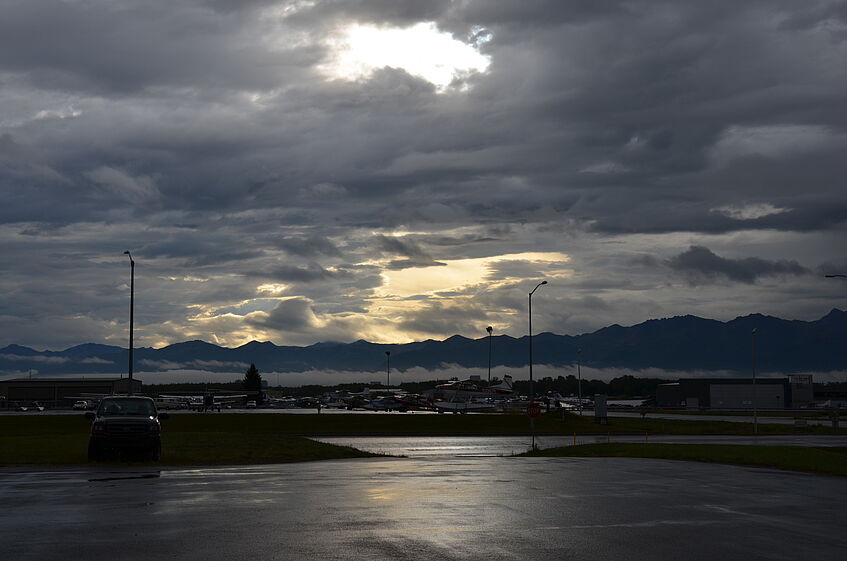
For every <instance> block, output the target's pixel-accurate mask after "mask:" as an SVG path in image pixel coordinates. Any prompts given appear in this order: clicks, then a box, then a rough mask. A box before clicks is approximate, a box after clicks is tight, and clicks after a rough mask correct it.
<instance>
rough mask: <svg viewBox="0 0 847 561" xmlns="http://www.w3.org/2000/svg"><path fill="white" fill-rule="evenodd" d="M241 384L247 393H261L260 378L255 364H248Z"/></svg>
mask: <svg viewBox="0 0 847 561" xmlns="http://www.w3.org/2000/svg"><path fill="white" fill-rule="evenodd" d="M242 384H243V385H244V389H245V390H246V391H248V392H260V391H262V377H261V376H260V375H259V370H258V369H257V368H256V365H255V364H250V368H248V369H247V372H245V373H244V380H243V382H242Z"/></svg>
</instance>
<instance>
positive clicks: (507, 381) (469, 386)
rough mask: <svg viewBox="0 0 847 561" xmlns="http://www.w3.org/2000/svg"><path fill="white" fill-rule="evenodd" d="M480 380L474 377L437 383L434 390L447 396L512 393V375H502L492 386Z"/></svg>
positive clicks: (485, 395)
mask: <svg viewBox="0 0 847 561" xmlns="http://www.w3.org/2000/svg"><path fill="white" fill-rule="evenodd" d="M481 382H482V381H481V380H478V379H475V378H471V379H469V380H457V381H453V382H448V383H446V384H439V385H437V386H435V391H436V393H439V394H441V395H443V396H444V397H447V398H453V397H457V398H463V397H467V398H470V397H494V396H507V395H511V394H513V393H514V390H512V377H511V376H509V375H508V374H507V375H506V376H503V381H502V382H500V383H499V384H497V385H494V386H485V385H482V383H481Z"/></svg>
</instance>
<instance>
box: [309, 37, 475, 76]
mask: <svg viewBox="0 0 847 561" xmlns="http://www.w3.org/2000/svg"><path fill="white" fill-rule="evenodd" d="M332 46H333V47H334V50H335V56H334V59H333V60H332V61H331V62H329V63H328V64H326V65H324V66H323V67H322V70H323V71H324V72H325V73H326V74H327V75H328V76H330V77H331V78H341V79H345V80H358V79H361V78H365V77H367V76H369V75H370V74H371V73H372V72H373V71H374V70H376V69H380V68H384V67H386V66H388V67H392V68H400V69H403V70H405V71H406V72H408V73H409V74H412V75H414V76H419V77H421V78H423V79H425V80H427V81H428V82H430V83H432V84H435V86H437V87H438V88H440V89H443V88H446V87H447V86H448V85H450V83H451V82H452V81H453V79H454V77H455V76H456V75H458V74H462V73H466V72H473V71H477V72H485V71H486V69H487V68H488V65H489V64H490V62H491V61H490V59H489V57H487V56H485V55H483V54H481V53H480V52H479V51H477V50H476V49H475V48H474V47H473V46H472V45H468V44H466V43H463V42H461V41H459V40H457V39H454V38H453V37H452V36H451V35H450V34H449V33H444V32H442V31H439V30H438V28H437V27H436V25H435V24H434V23H432V22H423V23H418V24H416V25H413V26H412V27H407V28H402V29H401V28H388V27H375V26H369V25H352V26H350V27H347V28H345V29H344V30H343V31H342V32H341V33H340V35H339V37H337V38H336V39H335V40H334V41H333V42H332Z"/></svg>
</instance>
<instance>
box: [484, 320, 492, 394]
mask: <svg viewBox="0 0 847 561" xmlns="http://www.w3.org/2000/svg"><path fill="white" fill-rule="evenodd" d="M485 330H486V331H488V385H491V332H492V331H494V328H493V327H491V326H490V325H489V326H488V327H486V328H485Z"/></svg>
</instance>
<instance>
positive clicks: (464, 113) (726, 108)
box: [0, 0, 847, 350]
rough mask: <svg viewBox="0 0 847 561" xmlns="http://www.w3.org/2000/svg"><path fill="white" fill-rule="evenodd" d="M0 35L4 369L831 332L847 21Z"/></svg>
mask: <svg viewBox="0 0 847 561" xmlns="http://www.w3.org/2000/svg"><path fill="white" fill-rule="evenodd" d="M0 9H2V13H3V17H2V18H0V194H1V195H2V203H3V204H2V206H0V249H2V251H0V294H2V296H0V346H5V345H7V344H11V343H16V344H21V345H27V346H30V347H33V348H36V349H39V350H44V349H51V350H60V349H64V348H67V347H70V346H73V345H77V344H81V343H86V342H96V343H105V344H113V345H121V346H126V345H127V335H128V324H129V297H130V263H129V258H128V256H127V255H125V254H124V251H127V250H129V251H130V252H131V255H132V258H133V259H134V261H135V323H134V327H135V337H134V339H135V346H149V347H161V346H165V345H168V344H171V343H175V342H180V341H187V340H193V339H201V340H204V341H208V342H211V343H216V344H219V345H223V346H228V347H235V346H239V345H242V344H244V343H247V342H249V341H251V340H259V341H271V342H273V343H275V344H277V345H310V344H313V343H316V342H319V341H339V342H351V341H355V340H358V339H365V340H368V341H373V342H383V343H403V342H409V341H419V340H425V339H430V338H432V339H443V338H446V337H449V336H451V335H453V334H461V335H463V336H466V337H471V338H479V337H484V336H486V335H487V334H486V331H485V328H486V326H489V325H490V326H492V327H493V329H494V333H495V334H508V335H512V336H515V337H520V336H522V335H524V334H526V333H527V330H528V321H527V318H528V313H527V311H528V310H527V308H528V294H529V292H530V291H531V290H532V289H533V288H534V287H535V286H536V285H537V284H538V283H540V282H541V281H542V280H547V282H548V284H547V285H544V286H542V287H540V288H539V289H538V291H537V292H535V294H534V295H533V297H532V298H533V300H532V303H533V308H532V313H533V316H532V324H533V332H535V333H538V332H542V331H550V332H554V333H559V334H570V335H576V334H580V333H586V332H591V331H594V330H596V329H599V328H602V327H604V326H607V325H610V324H615V323H617V324H621V325H632V324H636V323H640V322H642V321H645V320H648V319H651V318H662V317H672V316H676V315H684V314H694V315H698V316H701V317H708V318H714V319H719V320H723V321H726V320H730V319H733V318H734V317H737V316H740V315H746V314H750V313H764V314H769V315H774V316H779V317H783V318H788V319H799V320H814V319H817V318H819V317H821V316H823V315H825V314H826V313H827V312H828V311H829V310H831V309H832V308H841V309H843V308H844V307H845V302H846V301H847V283H845V282H843V280H844V279H828V278H825V277H824V274H826V273H847V256H845V248H847V239H845V233H847V185H845V179H844V178H845V172H847V158H845V154H847V151H846V150H847V104H845V99H847V3H845V2H843V1H818V0H807V1H803V2H797V1H794V0H792V1H780V0H766V1H765V0H763V1H756V0H750V1H745V2H737V1H732V2H730V1H723V0H715V1H713V2H696V1H682V2H680V1H651V0H646V1H640V0H633V1H625V2H624V1H613V0H610V1H604V2H590V1H585V0H537V1H531V0H528V1H525V2H514V1H507V0H486V1H475V0H455V1H449V0H433V1H428V2H419V1H416V0H410V1H404V0H345V1H341V0H339V1H331V0H326V1H321V0H317V1H307V0H295V1H289V2H273V1H264V0H239V1H235V0H186V1H180V0H168V1H157V0H147V1H145V2H132V1H129V0H109V1H105V0H103V1H100V0H67V1H48V0H0Z"/></svg>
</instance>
